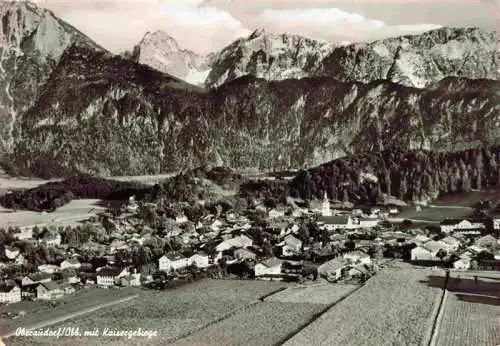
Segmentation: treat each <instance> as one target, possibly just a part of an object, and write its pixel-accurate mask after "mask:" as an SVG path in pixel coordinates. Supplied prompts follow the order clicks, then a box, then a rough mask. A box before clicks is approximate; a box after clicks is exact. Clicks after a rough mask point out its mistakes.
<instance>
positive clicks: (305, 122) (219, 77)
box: [0, 2, 500, 177]
mask: <svg viewBox="0 0 500 346" xmlns="http://www.w3.org/2000/svg"><path fill="white" fill-rule="evenodd" d="M0 16H1V19H2V25H1V32H0V42H1V44H0V58H1V61H0V67H1V69H0V73H1V77H0V131H1V143H0V155H1V158H2V164H3V166H4V168H5V169H8V170H11V171H17V172H21V173H24V174H34V175H38V176H44V177H53V176H62V175H67V174H71V173H74V172H75V171H78V172H86V173H97V174H100V175H138V174H154V173H161V172H171V171H178V170H182V169H187V168H192V167H196V166H200V165H203V164H206V163H213V164H216V165H220V166H228V167H232V168H234V169H247V168H257V169H262V170H268V169H286V168H300V167H307V166H313V165H318V164H321V163H324V162H328V161H330V160H332V159H335V158H338V157H341V156H344V155H349V154H358V153H362V152H365V151H367V150H375V151H378V150H385V149H388V148H391V147H398V148H400V149H408V150H410V149H436V148H437V149H439V150H441V151H456V150H461V149H465V148H470V147H477V146H478V145H481V144H482V143H495V142H496V141H498V139H499V138H500V117H499V111H500V102H499V101H500V99H499V97H500V88H499V85H500V84H499V82H498V81H496V80H494V79H495V78H496V71H497V53H496V47H495V36H494V34H493V33H488V32H484V31H482V30H480V29H475V28H467V29H450V28H444V29H438V30H434V31H430V32H427V33H424V34H422V35H416V36H405V37H398V38H391V39H385V40H382V41H377V42H373V43H369V44H349V45H335V44H331V43H327V42H321V41H317V40H311V39H306V38H302V37H299V36H294V35H287V34H282V35H276V34H269V33H266V32H263V31H256V32H254V33H253V34H252V35H250V36H249V37H248V38H244V39H240V40H237V41H235V42H234V43H232V44H231V45H229V46H228V47H226V48H224V49H223V50H222V51H221V52H216V53H215V54H212V55H210V56H209V57H200V56H199V55H197V54H196V53H193V52H191V51H189V50H185V49H182V48H180V47H179V45H178V44H177V43H176V42H175V40H173V39H171V38H170V37H169V36H168V35H166V34H165V33H161V32H156V33H149V34H147V35H146V36H145V38H144V39H143V40H142V41H141V42H140V43H139V44H138V46H137V47H136V48H135V49H134V52H133V53H132V57H130V58H124V57H122V56H118V55H113V54H111V53H110V52H108V51H106V50H105V49H104V48H102V47H100V46H99V45H97V44H96V43H94V42H93V41H92V40H91V39H89V38H88V37H86V36H85V35H83V34H82V33H80V32H79V31H78V30H77V29H75V28H74V27H72V26H71V25H69V24H67V23H65V22H64V21H62V20H60V19H58V18H57V17H56V16H55V15H54V14H53V13H51V12H50V11H48V10H44V9H40V8H38V7H36V6H35V5H33V4H30V3H19V2H10V3H6V2H5V3H2V4H0ZM148 65H150V66H148ZM196 73H198V76H200V75H202V77H203V76H207V77H206V79H204V80H203V78H197V79H196V78H194V79H196V81H194V79H191V81H192V82H193V83H194V84H199V85H198V86H196V85H193V84H190V83H188V82H187V81H186V80H190V78H188V77H187V76H189V75H190V74H191V75H193V74H196ZM183 79H184V80H183ZM202 84H204V86H200V85H202Z"/></svg>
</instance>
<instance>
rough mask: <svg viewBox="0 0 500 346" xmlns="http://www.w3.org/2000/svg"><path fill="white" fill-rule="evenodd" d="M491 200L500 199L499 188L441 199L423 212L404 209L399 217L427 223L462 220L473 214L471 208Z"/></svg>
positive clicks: (423, 208) (423, 209)
mask: <svg viewBox="0 0 500 346" xmlns="http://www.w3.org/2000/svg"><path fill="white" fill-rule="evenodd" d="M490 198H497V199H498V198H500V190H499V189H498V188H488V189H484V190H482V191H471V192H468V193H457V194H453V195H449V196H444V197H440V198H439V199H438V200H436V201H434V202H432V203H431V206H430V207H422V210H421V211H416V210H415V208H413V207H411V208H407V209H403V210H402V211H401V213H400V214H399V215H398V217H401V218H405V219H417V220H426V221H441V220H443V219H445V218H462V217H466V216H468V215H470V214H471V213H472V212H473V210H472V209H469V208H470V207H473V206H474V204H475V203H477V202H479V201H481V200H486V199H490Z"/></svg>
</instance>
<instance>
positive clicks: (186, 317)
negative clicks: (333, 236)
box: [9, 280, 287, 346]
mask: <svg viewBox="0 0 500 346" xmlns="http://www.w3.org/2000/svg"><path fill="white" fill-rule="evenodd" d="M286 286H287V284H286V283H285V284H283V283H280V282H264V281H244V280H234V281H232V280H201V281H197V282H195V283H192V284H189V285H183V286H179V287H177V288H175V289H169V290H165V291H146V290H143V291H141V292H140V293H139V294H140V296H139V297H137V298H135V299H134V300H132V301H130V302H128V303H126V304H120V305H116V306H112V307H110V308H106V309H103V310H100V311H97V312H96V313H93V314H89V315H85V316H81V317H77V318H74V319H70V320H67V321H65V322H61V323H59V324H55V325H53V326H52V327H51V328H58V327H74V328H77V327H79V328H80V330H93V329H94V328H100V329H101V330H102V329H103V328H104V327H107V328H109V329H118V330H137V329H138V328H142V329H143V330H156V331H157V332H158V336H157V337H156V338H152V339H151V340H148V339H144V338H136V339H132V340H127V339H126V338H123V337H95V338H90V337H83V336H82V337H67V338H59V339H57V340H56V339H55V338H34V337H31V338H15V339H14V340H12V341H10V342H9V344H10V345H27V344H29V345H54V344H56V343H57V345H89V346H90V345H102V344H106V345H130V344H139V343H140V344H141V345H157V344H158V342H160V340H161V343H163V344H167V343H170V342H174V341H176V340H177V339H179V338H181V337H183V336H184V335H186V334H187V333H194V332H196V331H198V330H200V329H202V328H204V327H206V326H207V325H210V324H211V323H214V322H216V321H218V320H220V319H223V318H224V317H226V316H228V315H229V314H231V313H233V312H234V311H237V310H238V309H243V308H245V307H247V306H249V305H251V304H255V302H258V301H259V298H262V297H264V296H266V295H267V294H270V293H272V292H274V291H276V290H278V289H280V288H283V287H286Z"/></svg>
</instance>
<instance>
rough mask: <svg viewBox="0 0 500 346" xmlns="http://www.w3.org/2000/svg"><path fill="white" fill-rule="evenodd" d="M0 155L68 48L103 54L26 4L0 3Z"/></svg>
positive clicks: (43, 11)
mask: <svg viewBox="0 0 500 346" xmlns="http://www.w3.org/2000/svg"><path fill="white" fill-rule="evenodd" d="M0 19H1V25H0V155H1V154H2V152H5V151H8V150H9V149H10V147H11V146H12V139H13V135H12V134H13V131H14V129H15V126H16V123H17V118H18V115H19V114H20V113H22V112H23V111H25V110H26V109H27V108H29V107H30V106H31V105H32V104H33V103H34V101H35V100H36V98H37V96H38V95H39V92H40V89H41V88H42V86H43V85H44V84H45V82H46V81H47V79H48V78H49V77H50V75H51V73H52V72H53V70H54V68H55V66H57V64H58V62H59V60H60V59H61V56H62V55H63V53H64V52H65V51H66V49H68V47H70V46H71V45H75V44H77V45H80V46H86V47H89V48H91V49H93V50H99V51H104V49H103V48H101V47H99V46H98V45H97V44H95V43H94V42H93V41H91V40H90V39H88V38H87V37H86V36H85V35H83V34H81V33H80V32H79V31H78V30H77V29H75V28H74V27H72V26H71V25H69V24H67V23H65V22H63V21H62V20H60V19H59V18H57V17H56V16H55V15H54V14H53V13H52V12H51V11H49V10H46V9H41V8H38V7H37V6H36V5H34V4H32V3H29V2H14V1H12V2H2V3H0Z"/></svg>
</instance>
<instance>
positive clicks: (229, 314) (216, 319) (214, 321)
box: [165, 287, 287, 345]
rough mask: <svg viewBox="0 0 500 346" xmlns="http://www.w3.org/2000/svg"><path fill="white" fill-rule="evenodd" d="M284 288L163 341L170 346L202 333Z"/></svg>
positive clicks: (282, 288) (281, 288)
mask: <svg viewBox="0 0 500 346" xmlns="http://www.w3.org/2000/svg"><path fill="white" fill-rule="evenodd" d="M286 288H287V287H280V288H278V289H276V290H274V291H272V292H270V293H267V294H265V295H263V296H261V297H259V298H258V299H257V300H254V301H252V302H250V303H248V304H246V305H243V306H241V307H239V308H236V309H233V310H231V311H229V312H227V313H225V314H223V315H222V316H220V317H217V318H215V319H213V320H211V321H210V322H208V323H205V324H204V325H202V326H200V327H199V328H196V329H194V330H192V331H190V332H187V333H184V334H181V335H179V336H176V337H173V338H170V339H167V340H166V341H165V343H166V344H168V345H170V344H173V343H174V342H177V341H180V340H182V339H186V338H188V337H190V336H191V335H194V334H196V333H198V332H200V331H202V330H203V329H206V328H208V327H210V326H212V325H214V324H217V323H219V322H222V321H224V320H226V319H228V318H229V317H231V316H233V315H236V314H237V313H238V312H241V311H244V310H247V309H249V308H251V307H253V306H255V305H257V304H259V303H263V302H264V301H263V299H265V298H267V297H269V296H271V295H273V294H275V293H278V292H281V291H283V290H284V289H286Z"/></svg>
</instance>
